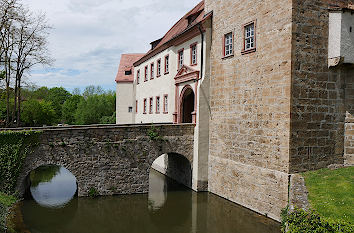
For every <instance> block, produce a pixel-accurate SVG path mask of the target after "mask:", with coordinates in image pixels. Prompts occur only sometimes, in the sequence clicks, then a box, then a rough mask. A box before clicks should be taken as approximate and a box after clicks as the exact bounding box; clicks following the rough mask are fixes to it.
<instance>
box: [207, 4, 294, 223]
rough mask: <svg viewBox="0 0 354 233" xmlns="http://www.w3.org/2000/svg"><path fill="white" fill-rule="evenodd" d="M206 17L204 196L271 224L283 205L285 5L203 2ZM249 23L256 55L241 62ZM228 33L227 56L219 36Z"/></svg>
mask: <svg viewBox="0 0 354 233" xmlns="http://www.w3.org/2000/svg"><path fill="white" fill-rule="evenodd" d="M205 3H206V10H207V12H208V11H213V34H212V38H213V39H212V48H211V83H210V99H211V100H210V101H211V121H210V147H209V149H210V155H209V191H210V192H212V193H215V194H217V195H219V196H222V197H224V198H226V199H228V200H231V201H234V202H236V203H238V204H241V205H243V206H246V207H248V208H250V209H252V210H255V211H257V212H259V213H262V214H266V215H268V216H269V217H271V218H274V219H277V220H279V219H280V212H281V209H282V208H284V207H285V206H286V205H287V200H288V169H289V166H288V164H289V136H290V135H289V131H290V86H291V33H292V28H291V27H292V23H291V22H292V1H291V0H281V1H274V0H262V1H261V0H257V1H256V0H253V1H244V0H206V2H205ZM252 20H256V36H257V38H256V39H257V41H256V44H257V51H256V52H254V53H250V54H246V55H241V49H242V46H243V25H244V24H246V23H248V22H250V21H252ZM229 32H234V43H233V44H234V55H233V56H231V57H228V58H223V46H222V45H223V36H224V35H225V34H226V33H229Z"/></svg>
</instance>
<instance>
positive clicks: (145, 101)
mask: <svg viewBox="0 0 354 233" xmlns="http://www.w3.org/2000/svg"><path fill="white" fill-rule="evenodd" d="M146 109H147V100H146V99H144V109H143V112H144V114H146Z"/></svg>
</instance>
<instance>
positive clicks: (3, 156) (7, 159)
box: [0, 131, 42, 194]
mask: <svg viewBox="0 0 354 233" xmlns="http://www.w3.org/2000/svg"><path fill="white" fill-rule="evenodd" d="M41 133H42V132H41V131H0V192H4V193H7V194H13V193H14V191H15V188H16V182H17V178H18V176H19V174H20V172H21V169H22V166H23V162H24V160H25V158H26V156H27V155H28V154H29V153H30V152H32V150H33V148H34V147H36V146H37V145H38V144H39V136H40V134H41Z"/></svg>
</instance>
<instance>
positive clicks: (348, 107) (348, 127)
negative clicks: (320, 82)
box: [344, 66, 354, 165]
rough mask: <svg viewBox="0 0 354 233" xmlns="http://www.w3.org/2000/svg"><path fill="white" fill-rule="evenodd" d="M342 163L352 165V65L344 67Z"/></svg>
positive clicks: (353, 162) (353, 131)
mask: <svg viewBox="0 0 354 233" xmlns="http://www.w3.org/2000/svg"><path fill="white" fill-rule="evenodd" d="M344 73H345V111H346V117H345V129H344V130H345V134H344V163H345V164H347V165H354V67H350V66H348V67H346V69H345V72H344Z"/></svg>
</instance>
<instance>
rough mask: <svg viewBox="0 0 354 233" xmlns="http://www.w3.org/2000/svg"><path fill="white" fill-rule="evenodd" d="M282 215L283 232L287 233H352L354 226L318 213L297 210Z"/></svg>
mask: <svg viewBox="0 0 354 233" xmlns="http://www.w3.org/2000/svg"><path fill="white" fill-rule="evenodd" d="M285 212H287V210H286V209H285V210H284V211H283V213H282V232H287V233H310V232H311V233H320V232H321V233H352V232H354V226H353V224H351V223H348V222H344V221H342V220H338V221H334V220H331V219H326V218H323V217H322V216H320V215H319V214H318V213H317V212H315V211H313V210H311V211H309V212H307V211H304V210H301V209H295V210H294V211H293V212H291V213H288V214H285Z"/></svg>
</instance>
